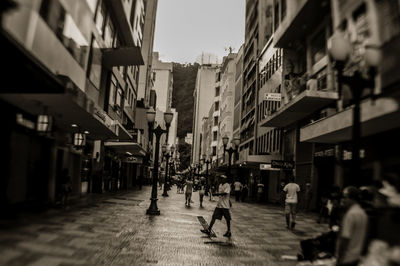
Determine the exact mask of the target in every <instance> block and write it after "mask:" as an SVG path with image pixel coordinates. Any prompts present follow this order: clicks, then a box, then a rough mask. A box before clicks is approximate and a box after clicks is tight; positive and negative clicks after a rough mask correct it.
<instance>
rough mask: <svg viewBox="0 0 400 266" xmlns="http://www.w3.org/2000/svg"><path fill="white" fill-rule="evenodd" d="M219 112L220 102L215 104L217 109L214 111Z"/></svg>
mask: <svg viewBox="0 0 400 266" xmlns="http://www.w3.org/2000/svg"><path fill="white" fill-rule="evenodd" d="M218 110H219V101H218V102H215V108H214V111H218Z"/></svg>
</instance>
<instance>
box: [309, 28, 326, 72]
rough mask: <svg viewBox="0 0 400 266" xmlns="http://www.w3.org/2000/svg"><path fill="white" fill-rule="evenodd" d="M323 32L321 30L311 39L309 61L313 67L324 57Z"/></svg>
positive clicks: (324, 39)
mask: <svg viewBox="0 0 400 266" xmlns="http://www.w3.org/2000/svg"><path fill="white" fill-rule="evenodd" d="M325 44H326V38H325V31H324V30H321V31H320V32H318V33H317V34H316V35H315V36H314V37H313V38H312V39H311V60H312V64H313V65H314V64H315V63H317V62H318V61H319V60H321V58H322V57H324V55H325Z"/></svg>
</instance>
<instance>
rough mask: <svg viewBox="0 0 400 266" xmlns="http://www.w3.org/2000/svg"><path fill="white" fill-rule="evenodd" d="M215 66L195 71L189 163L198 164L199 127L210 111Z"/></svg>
mask: <svg viewBox="0 0 400 266" xmlns="http://www.w3.org/2000/svg"><path fill="white" fill-rule="evenodd" d="M216 71H217V66H216V65H201V66H200V67H199V69H198V70H197V77H196V85H195V89H194V92H193V97H194V108H193V116H194V117H193V127H192V128H193V142H192V156H191V163H192V164H197V163H200V159H201V155H202V151H201V143H202V134H201V125H202V119H203V117H205V116H207V114H208V111H209V110H210V103H211V102H213V99H214V89H215V73H216Z"/></svg>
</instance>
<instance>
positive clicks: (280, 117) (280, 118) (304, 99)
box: [260, 87, 338, 128]
mask: <svg viewBox="0 0 400 266" xmlns="http://www.w3.org/2000/svg"><path fill="white" fill-rule="evenodd" d="M289 97H291V101H290V102H289V103H287V104H286V105H284V106H282V107H281V108H280V109H279V110H278V111H277V112H275V113H274V114H273V115H271V116H269V117H267V118H265V119H263V120H261V121H260V126H262V127H280V128H282V127H286V126H289V125H291V124H293V123H294V122H296V121H298V120H301V119H303V118H306V117H307V116H309V115H311V114H312V113H314V112H315V111H317V110H319V109H321V108H323V107H325V106H327V105H329V104H330V103H332V102H335V101H336V100H337V99H338V93H337V92H334V91H318V90H314V89H313V90H311V89H305V87H302V89H300V93H299V94H297V95H296V94H292V95H291V96H289Z"/></svg>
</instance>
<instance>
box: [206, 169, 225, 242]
mask: <svg viewBox="0 0 400 266" xmlns="http://www.w3.org/2000/svg"><path fill="white" fill-rule="evenodd" d="M220 178H221V181H220V182H221V183H220V185H219V187H218V193H215V194H213V196H218V197H219V199H218V203H217V207H216V208H215V210H214V213H213V216H212V218H211V222H210V226H209V227H208V229H202V230H200V231H201V232H203V233H205V234H208V235H210V234H211V230H212V227H213V225H214V223H215V220H216V219H218V220H221V219H222V217H224V218H225V220H226V226H227V231H226V233H225V234H224V236H225V237H230V236H231V235H232V234H231V214H230V212H229V209H230V199H229V196H230V193H231V186H230V184H229V183H228V178H227V176H226V175H221V177H220Z"/></svg>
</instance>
